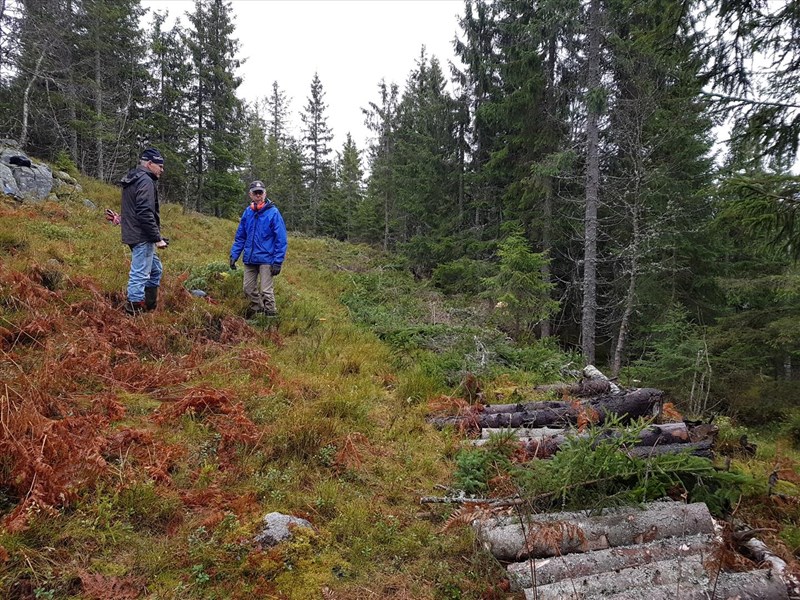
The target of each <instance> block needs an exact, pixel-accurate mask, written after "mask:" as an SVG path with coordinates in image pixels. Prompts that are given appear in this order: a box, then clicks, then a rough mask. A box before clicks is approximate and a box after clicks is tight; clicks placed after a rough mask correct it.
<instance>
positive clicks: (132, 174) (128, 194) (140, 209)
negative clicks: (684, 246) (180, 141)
mask: <svg viewBox="0 0 800 600" xmlns="http://www.w3.org/2000/svg"><path fill="white" fill-rule="evenodd" d="M163 173H164V157H163V156H161V153H160V152H159V151H158V150H156V149H155V148H148V149H147V150H145V151H144V152H142V154H141V156H140V157H139V165H138V166H137V167H135V168H133V169H131V170H130V171H128V174H127V175H125V177H123V178H122V179H121V180H120V182H119V184H120V185H121V186H122V210H121V213H122V214H121V215H120V216H121V229H122V243H123V244H127V245H128V247H129V248H130V249H131V270H130V273H129V274H128V290H127V293H128V299H127V301H126V302H125V312H127V313H128V314H129V315H138V314H141V313H142V312H143V311H146V310H154V309H155V308H156V304H157V302H158V286H159V285H160V284H161V274H162V268H161V260H160V259H159V258H158V255H157V254H156V248H166V247H167V241H166V240H165V239H164V238H162V237H161V219H160V217H159V207H158V189H157V188H156V182H157V181H158V178H159V177H161V175H162V174H163Z"/></svg>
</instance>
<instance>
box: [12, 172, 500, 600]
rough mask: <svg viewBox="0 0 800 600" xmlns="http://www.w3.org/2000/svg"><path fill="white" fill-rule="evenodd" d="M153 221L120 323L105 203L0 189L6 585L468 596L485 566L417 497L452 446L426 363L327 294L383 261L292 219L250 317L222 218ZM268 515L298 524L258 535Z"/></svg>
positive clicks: (172, 214) (28, 594) (339, 291)
mask: <svg viewBox="0 0 800 600" xmlns="http://www.w3.org/2000/svg"><path fill="white" fill-rule="evenodd" d="M83 183H84V186H85V189H86V191H87V193H88V195H89V197H91V198H92V199H93V201H94V202H95V203H96V204H97V205H98V206H99V207H101V209H102V208H106V207H112V208H118V206H119V200H118V191H117V190H115V189H114V188H111V187H107V186H102V185H99V184H96V183H92V182H90V181H85V182H83ZM162 222H163V223H164V231H165V235H167V236H169V237H170V238H171V245H170V247H169V248H168V249H166V250H164V251H162V252H161V256H162V260H163V262H164V265H165V281H164V284H163V289H162V294H161V299H160V300H161V304H160V306H159V309H158V310H157V311H156V312H154V313H151V314H147V315H145V316H143V317H139V318H136V319H131V318H129V317H127V316H125V315H124V314H123V313H122V312H121V311H120V309H119V306H120V304H121V302H122V301H123V299H124V298H123V290H124V287H125V283H126V280H127V268H128V253H127V249H126V247H125V246H123V245H122V244H121V243H120V241H119V228H117V227H113V226H111V225H109V224H107V223H106V222H105V221H104V219H103V217H102V210H94V209H89V208H85V207H84V206H82V205H81V204H78V203H64V204H51V203H48V204H45V205H42V206H19V205H16V204H14V203H13V202H7V203H4V204H3V205H2V207H0V257H1V258H2V260H1V261H0V340H1V341H2V356H3V360H2V367H0V381H2V382H3V383H4V384H5V385H4V386H3V388H0V394H2V395H3V397H2V435H3V439H4V448H3V449H4V450H6V451H7V452H6V453H5V454H4V455H3V456H2V457H0V469H2V474H3V477H2V482H3V483H4V485H3V487H0V511H2V514H3V515H4V519H5V520H4V525H5V527H4V528H3V530H2V533H0V589H3V591H4V593H3V597H13V598H82V597H98V598H99V597H105V598H110V597H136V596H135V595H131V596H125V595H124V593H125V591H126V590H128V591H131V593H133V592H132V590H135V591H138V592H139V593H141V596H140V597H148V598H194V597H196V598H253V597H256V598H267V597H276V598H277V597H280V598H319V597H320V596H321V594H322V590H323V588H329V589H330V590H333V591H331V592H330V594H333V595H330V596H329V597H332V598H333V597H336V598H339V597H341V598H361V597H363V598H375V597H380V598H434V597H441V598H450V597H462V596H461V594H466V595H465V596H463V597H469V596H470V595H472V596H476V597H477V595H478V594H479V593H480V592H481V591H482V590H483V589H484V588H485V587H486V583H484V581H485V580H486V579H487V578H488V573H487V572H486V570H487V569H492V568H494V567H493V566H492V565H491V563H488V562H487V563H486V564H484V563H481V562H480V561H479V562H477V563H476V562H475V561H476V560H478V559H477V558H476V556H475V555H473V553H472V547H471V543H472V542H471V538H470V536H469V535H468V534H467V533H465V532H447V533H444V534H442V533H440V532H439V530H440V528H441V525H442V515H438V516H436V515H430V514H429V515H420V514H419V513H420V510H421V508H420V506H419V504H418V498H419V496H420V495H425V494H430V493H432V492H434V490H435V486H436V485H437V484H441V483H447V482H448V481H449V478H450V471H451V469H452V465H451V459H452V457H453V455H454V451H455V448H456V440H455V439H454V438H453V436H452V435H451V434H441V433H438V432H435V431H433V430H432V429H431V428H430V427H429V426H427V425H426V424H425V421H424V416H425V413H426V408H425V404H424V403H423V402H422V400H423V399H427V397H429V396H430V395H432V394H435V393H437V392H440V391H444V390H443V389H440V388H441V387H442V379H441V378H440V377H438V375H437V374H436V373H432V372H430V369H426V368H425V367H420V365H419V364H416V363H415V361H414V360H413V359H411V358H410V356H409V355H408V354H407V353H398V352H397V351H396V350H392V349H390V347H389V346H387V345H386V344H385V343H383V342H382V341H380V340H379V339H378V337H376V335H375V334H374V333H372V332H371V331H370V330H369V328H366V327H364V326H359V325H356V324H354V323H353V321H352V320H351V318H350V312H349V310H348V309H347V308H346V307H345V306H344V305H343V304H342V303H341V302H340V298H341V297H342V296H343V294H345V293H346V292H348V291H352V290H353V277H354V276H357V275H358V274H360V273H364V272H366V271H368V270H370V269H371V268H372V267H373V266H377V265H379V264H384V265H385V263H386V260H385V259H381V258H380V257H378V256H376V255H375V253H373V252H372V251H370V250H368V249H367V248H363V247H357V246H352V245H346V244H341V243H336V242H332V241H329V240H319V239H304V238H301V237H292V238H291V240H290V251H289V256H288V258H287V261H286V266H285V269H284V271H283V273H282V274H281V276H280V277H279V278H278V279H277V299H278V306H279V310H280V314H281V316H280V318H279V319H278V320H277V321H276V322H268V321H263V322H246V321H244V320H243V319H242V318H241V317H239V316H238V315H239V314H241V313H242V311H243V308H244V305H245V303H244V299H243V298H242V294H241V270H238V271H236V272H229V271H228V269H227V252H228V249H229V247H230V243H231V241H232V237H233V233H234V231H235V226H236V224H235V223H233V222H230V221H221V220H216V219H213V218H208V217H204V216H200V215H184V214H182V212H181V210H180V208H179V207H176V206H171V205H168V206H165V207H164V209H163V214H162ZM382 270H383V269H378V270H377V271H376V272H379V273H380V272H381V271H382ZM187 287H188V288H189V289H195V288H200V289H203V290H205V291H206V292H207V293H208V294H209V296H208V298H195V297H193V296H191V295H190V294H189V292H188V291H187V290H186V288H187ZM423 320H424V319H423ZM0 454H3V453H0ZM272 511H280V512H285V513H291V514H294V515H298V516H303V517H305V518H307V519H308V520H309V521H311V522H312V523H313V524H314V526H315V531H314V534H313V535H301V536H299V537H298V538H296V539H295V540H294V541H293V542H291V543H289V544H284V545H283V546H281V547H280V548H279V549H275V550H267V551H262V550H259V549H258V548H256V547H255V546H254V545H253V544H252V542H251V540H252V537H253V535H254V534H255V533H256V532H257V531H258V525H259V521H260V519H261V518H262V516H263V515H265V514H266V513H269V512H272ZM87 590H88V592H87ZM448 590H449V591H448ZM91 594H94V595H91ZM114 594H117V595H116V596H115V595H114Z"/></svg>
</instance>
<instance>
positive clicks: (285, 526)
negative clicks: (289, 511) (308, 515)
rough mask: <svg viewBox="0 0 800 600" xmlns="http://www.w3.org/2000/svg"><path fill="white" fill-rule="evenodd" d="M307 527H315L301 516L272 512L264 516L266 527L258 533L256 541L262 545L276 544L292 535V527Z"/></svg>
mask: <svg viewBox="0 0 800 600" xmlns="http://www.w3.org/2000/svg"><path fill="white" fill-rule="evenodd" d="M295 527H307V528H309V529H313V527H312V525H311V523H309V522H308V521H306V520H305V519H301V518H300V517H293V516H292V515H284V514H283V513H279V512H271V513H269V514H267V515H266V516H265V517H264V528H263V529H262V530H261V533H259V534H258V535H256V537H255V541H256V542H258V543H259V544H261V545H262V546H267V547H269V546H275V545H276V544H279V543H280V542H282V541H284V540H287V539H289V538H291V537H292V529H294V528H295Z"/></svg>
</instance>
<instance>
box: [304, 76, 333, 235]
mask: <svg viewBox="0 0 800 600" xmlns="http://www.w3.org/2000/svg"><path fill="white" fill-rule="evenodd" d="M327 108H328V105H327V104H325V90H324V89H323V86H322V82H321V81H320V78H319V74H318V73H314V78H313V79H312V80H311V95H310V96H309V97H308V98H307V103H306V106H305V107H304V109H303V112H302V113H301V115H300V118H301V119H302V121H303V150H304V155H305V161H306V162H305V180H306V185H307V186H308V190H309V207H308V213H309V214H308V223H307V227H308V228H309V230H310V231H312V232H317V231H318V230H319V220H320V211H321V209H322V205H323V204H324V203H325V202H327V201H328V200H329V199H330V198H329V193H330V191H331V189H332V181H333V178H332V168H333V164H332V163H331V160H330V158H329V155H330V153H331V152H332V150H331V147H330V145H329V144H330V142H331V140H332V139H333V132H332V131H331V130H330V128H329V127H328V120H327V119H328V118H327V115H326V114H325V112H326V110H327Z"/></svg>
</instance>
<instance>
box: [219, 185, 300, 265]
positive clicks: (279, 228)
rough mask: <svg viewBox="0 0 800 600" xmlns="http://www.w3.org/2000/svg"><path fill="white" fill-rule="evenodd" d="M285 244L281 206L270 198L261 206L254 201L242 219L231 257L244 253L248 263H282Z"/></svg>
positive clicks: (237, 256)
mask: <svg viewBox="0 0 800 600" xmlns="http://www.w3.org/2000/svg"><path fill="white" fill-rule="evenodd" d="M286 245H287V242H286V225H285V224H284V223H283V217H282V216H281V213H280V211H278V207H277V206H275V205H274V204H273V203H272V202H271V201H269V200H267V201H266V203H265V204H264V206H263V207H261V208H260V209H258V210H256V208H255V205H253V204H251V205H250V206H248V207H247V208H246V209H244V213H242V218H241V220H240V221H239V228H238V229H237V230H236V237H235V238H234V241H233V246H232V247H231V260H232V261H236V260H238V259H239V255H240V254H243V256H242V261H243V262H244V264H246V265H274V264H278V265H280V264H282V263H283V259H284V258H285V257H286Z"/></svg>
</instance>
